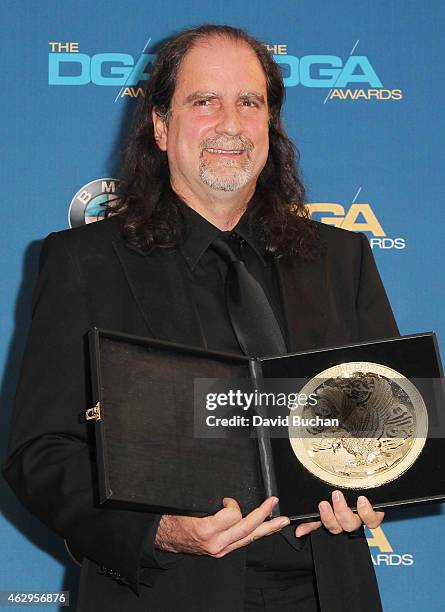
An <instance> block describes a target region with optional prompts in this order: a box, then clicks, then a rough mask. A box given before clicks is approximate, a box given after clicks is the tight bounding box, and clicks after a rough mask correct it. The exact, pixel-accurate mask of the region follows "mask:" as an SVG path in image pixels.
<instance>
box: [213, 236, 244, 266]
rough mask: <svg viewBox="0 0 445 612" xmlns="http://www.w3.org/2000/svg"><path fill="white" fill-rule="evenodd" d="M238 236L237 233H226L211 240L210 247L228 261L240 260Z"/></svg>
mask: <svg viewBox="0 0 445 612" xmlns="http://www.w3.org/2000/svg"><path fill="white" fill-rule="evenodd" d="M240 239H241V238H240V236H238V234H233V233H231V234H226V235H224V236H223V237H221V238H217V239H216V240H214V241H213V242H212V248H213V249H214V250H215V251H216V252H217V253H218V255H220V256H221V257H223V258H224V259H225V260H226V261H227V262H228V263H234V262H235V261H240V256H239V244H240Z"/></svg>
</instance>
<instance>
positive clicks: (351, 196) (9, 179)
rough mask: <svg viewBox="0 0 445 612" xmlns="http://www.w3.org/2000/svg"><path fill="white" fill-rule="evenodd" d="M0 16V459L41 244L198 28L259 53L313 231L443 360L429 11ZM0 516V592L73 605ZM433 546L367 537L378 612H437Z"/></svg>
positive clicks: (372, 6)
mask: <svg viewBox="0 0 445 612" xmlns="http://www.w3.org/2000/svg"><path fill="white" fill-rule="evenodd" d="M3 17H4V18H3V24H2V41H3V53H2V57H1V59H0V61H1V67H2V74H3V75H4V87H3V95H2V96H1V98H0V105H1V115H2V117H3V121H2V127H3V133H4V136H3V139H2V140H3V143H7V146H6V147H5V148H4V160H3V163H2V166H1V168H2V185H3V194H4V197H3V206H1V208H0V215H1V227H2V229H3V235H2V241H1V242H0V253H1V261H2V263H3V272H2V279H3V282H2V300H1V304H0V314H1V330H0V333H1V336H2V337H3V338H4V342H3V344H2V346H1V355H0V359H1V361H2V363H3V371H4V375H3V386H2V410H1V413H0V424H1V447H0V453H1V455H0V458H1V457H3V456H4V454H5V445H6V440H5V430H6V428H7V423H8V419H9V414H10V410H11V402H12V397H13V392H14V387H15V384H16V381H17V376H18V369H19V365H20V359H21V355H22V352H23V346H24V339H25V336H26V330H27V326H28V323H29V304H30V296H31V290H32V286H33V284H34V281H35V274H36V263H37V257H38V251H39V245H40V241H41V240H42V238H43V237H45V236H46V235H47V234H48V233H49V232H51V231H55V230H60V229H64V228H66V227H68V226H69V223H70V222H71V224H74V225H76V224H79V223H84V222H85V220H86V221H90V220H94V219H95V218H96V217H95V215H96V214H97V210H98V205H99V204H100V203H101V202H103V200H104V199H106V198H107V197H109V194H110V192H112V191H113V188H114V184H113V181H112V179H113V177H114V176H115V171H116V168H115V164H116V161H117V155H118V152H119V149H120V146H121V138H122V134H123V133H125V130H126V126H127V123H128V119H129V116H130V115H131V110H132V108H133V107H134V103H135V100H136V98H137V97H138V95H140V90H139V89H138V87H139V86H140V84H141V83H140V81H141V80H142V79H143V78H145V74H146V73H148V72H149V70H150V61H151V56H152V54H153V53H155V50H156V45H157V44H158V43H159V42H160V41H161V40H162V39H163V38H164V37H166V36H169V35H171V34H172V33H173V32H175V31H176V30H179V29H182V28H184V27H186V26H190V25H195V24H198V23H202V22H215V23H229V24H232V25H237V26H241V27H244V28H246V29H247V30H249V31H250V32H251V33H252V34H253V35H255V36H256V37H258V38H259V39H261V40H262V41H264V42H265V43H267V44H268V45H270V51H271V52H272V53H273V54H274V55H275V57H276V59H277V61H279V62H281V63H282V68H283V71H284V75H285V78H286V85H287V102H286V113H285V116H286V125H287V128H288V131H289V133H290V134H291V136H292V138H293V140H294V141H295V142H296V143H297V145H298V147H299V148H300V151H301V163H302V168H303V173H304V177H305V180H306V183H307V186H308V191H309V198H308V200H309V202H310V203H311V205H312V209H313V214H314V216H315V217H316V218H319V219H322V220H323V221H324V222H326V223H334V224H336V225H341V226H342V227H345V228H347V229H349V230H351V231H356V230H361V231H365V232H366V233H367V235H368V237H369V239H370V242H371V245H372V247H373V251H374V255H375V257H376V259H377V263H378V265H379V269H380V271H381V274H382V277H383V280H384V282H385V285H386V288H387V291H388V294H389V297H390V300H391V303H392V305H393V308H394V311H395V314H396V317H397V320H398V322H399V325H400V328H401V332H402V333H404V334H407V333H414V332H420V331H426V330H435V331H436V332H437V333H438V335H439V340H440V342H441V347H442V353H443V354H445V350H444V339H445V318H444V311H445V310H444V306H445V293H444V290H443V280H442V268H441V263H442V259H443V251H444V248H443V239H442V223H443V221H444V213H443V204H442V201H441V200H442V194H441V186H442V182H443V178H442V177H443V169H442V165H443V158H442V152H443V148H444V145H445V140H444V134H445V131H444V128H445V125H444V113H443V108H442V107H443V102H442V95H443V93H444V88H443V84H441V77H440V72H439V70H440V68H439V66H440V58H441V57H442V53H443V51H444V37H443V32H442V27H441V24H442V23H443V20H444V17H445V5H444V4H443V2H441V1H440V0H429V1H428V2H427V3H425V4H424V5H421V4H420V3H419V2H417V1H413V0H391V1H389V2H388V1H387V0H385V1H381V0H372V1H371V0H354V1H353V0H342V1H341V2H340V1H337V2H331V1H328V0H325V1H320V0H281V2H279V3H272V2H271V1H270V0H269V1H267V0H260V1H257V2H251V3H239V2H233V1H230V0H226V1H224V2H221V1H219V0H215V2H214V4H213V6H210V3H209V2H207V1H205V2H204V1H202V0H196V1H194V2H184V1H182V2H180V1H179V0H162V1H160V0H152V1H151V2H149V3H148V2H141V1H140V0H138V1H135V0H126V1H125V2H122V1H120V0H109V1H108V2H104V1H99V0H96V1H95V2H86V1H84V0H65V1H64V2H63V3H62V2H58V1H52V0H43V1H41V2H40V3H34V2H23V1H21V2H20V1H19V2H16V1H15V2H14V1H11V0H6V1H5V0H3ZM102 179H105V180H102ZM0 507H1V511H2V514H1V515H0V537H1V545H0V590H21V591H23V590H26V591H48V590H59V589H61V588H62V586H64V588H66V589H70V590H71V592H72V597H74V592H75V590H76V585H77V580H78V570H77V567H76V566H75V565H74V564H73V563H72V562H71V561H70V560H69V559H68V557H67V555H66V553H65V551H64V548H63V543H61V542H60V540H59V539H58V538H56V537H55V536H54V535H52V534H51V533H50V532H49V531H48V530H47V529H46V528H44V527H43V526H41V525H40V524H39V523H38V522H37V521H36V520H35V519H34V518H33V517H31V516H30V515H29V513H28V512H27V511H26V510H24V509H22V508H21V507H20V506H19V504H18V502H16V501H15V499H14V497H13V495H12V494H11V493H10V491H9V490H8V488H7V486H6V484H5V483H4V482H3V481H0ZM444 536H445V523H444V521H443V506H441V505H437V504H436V505H434V506H431V507H418V508H416V509H410V510H403V511H397V512H388V513H387V520H386V521H385V523H384V524H383V529H378V530H375V531H374V532H373V533H372V534H371V533H369V538H370V541H369V544H370V546H371V553H372V556H373V560H374V563H375V565H376V570H377V574H378V580H379V584H380V587H381V592H382V596H383V600H384V605H385V610H390V611H391V612H396V611H398V610H400V611H402V610H403V612H415V611H416V612H417V611H418V610H428V611H436V610H437V611H439V610H442V609H443V599H444V597H443V587H442V585H443V583H444V580H445V570H444V565H445V564H444V563H443V551H442V541H443V539H444ZM17 609H21V608H20V607H17Z"/></svg>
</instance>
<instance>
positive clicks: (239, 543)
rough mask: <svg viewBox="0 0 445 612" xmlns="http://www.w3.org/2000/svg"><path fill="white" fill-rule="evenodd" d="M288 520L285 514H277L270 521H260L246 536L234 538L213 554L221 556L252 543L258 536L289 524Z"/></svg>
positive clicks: (273, 531)
mask: <svg viewBox="0 0 445 612" xmlns="http://www.w3.org/2000/svg"><path fill="white" fill-rule="evenodd" d="M289 523H290V520H289V518H288V517H287V516H278V517H276V518H274V519H272V520H270V521H265V522H263V523H261V525H259V526H258V527H257V528H256V529H254V530H253V531H252V532H251V533H249V534H248V535H247V536H246V537H244V538H241V539H240V540H236V541H235V542H231V543H230V544H228V545H227V546H226V547H225V548H224V549H223V550H222V551H221V552H220V553H218V554H217V555H214V556H215V557H223V556H225V555H227V553H229V552H232V551H233V550H236V549H237V548H242V547H243V546H247V545H248V544H252V542H255V540H258V539H259V538H263V537H266V536H269V535H272V534H273V533H277V532H279V531H280V530H281V529H283V527H286V526H287V525H289Z"/></svg>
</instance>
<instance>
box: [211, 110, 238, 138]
mask: <svg viewBox="0 0 445 612" xmlns="http://www.w3.org/2000/svg"><path fill="white" fill-rule="evenodd" d="M241 129H242V128H241V121H240V116H239V110H238V108H237V107H236V106H229V105H227V106H224V107H223V108H222V109H221V113H220V116H219V121H218V123H217V125H216V128H215V131H216V132H217V133H218V134H230V136H236V135H237V134H240V133H241Z"/></svg>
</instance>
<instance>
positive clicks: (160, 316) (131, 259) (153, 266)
mask: <svg viewBox="0 0 445 612" xmlns="http://www.w3.org/2000/svg"><path fill="white" fill-rule="evenodd" d="M113 247H114V249H115V251H116V253H117V256H118V258H119V260H120V263H121V265H122V268H123V270H124V273H125V276H126V278H127V281H128V284H129V286H130V289H131V292H132V294H133V297H134V299H135V300H136V303H137V304H138V306H139V310H140V312H141V314H142V317H143V318H144V321H145V323H146V325H147V328H148V330H149V333H150V335H151V336H152V337H154V338H159V339H162V340H170V341H171V342H176V343H180V344H189V345H192V346H200V347H204V346H205V341H204V338H203V335H202V331H201V327H200V324H199V319H198V316H197V313H196V310H195V308H194V306H193V299H192V296H191V294H190V287H189V286H188V284H187V283H186V282H185V279H184V271H183V262H182V260H181V257H182V255H181V253H180V252H179V251H177V250H175V249H161V248H157V249H153V250H151V251H149V252H148V253H146V252H144V251H140V250H139V249H136V248H132V247H129V246H127V245H126V244H125V243H124V242H122V241H121V240H115V241H114V242H113Z"/></svg>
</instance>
